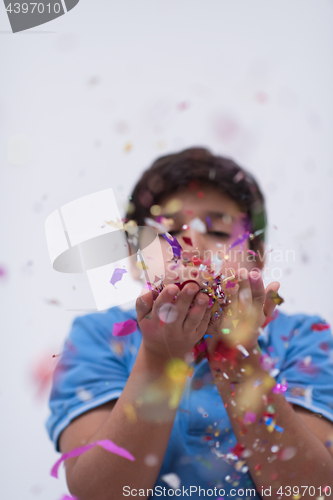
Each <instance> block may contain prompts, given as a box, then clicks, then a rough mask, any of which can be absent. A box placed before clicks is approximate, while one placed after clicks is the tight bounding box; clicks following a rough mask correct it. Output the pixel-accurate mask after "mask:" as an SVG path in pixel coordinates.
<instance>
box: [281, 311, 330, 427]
mask: <svg viewBox="0 0 333 500" xmlns="http://www.w3.org/2000/svg"><path fill="white" fill-rule="evenodd" d="M288 340H289V339H288ZM283 381H286V382H287V390H286V392H285V397H286V399H287V401H289V402H290V403H293V404H297V405H299V406H302V407H304V408H307V409H308V410H311V411H313V412H314V413H320V414H321V415H323V416H324V417H326V418H327V419H329V420H331V421H333V337H332V332H331V329H330V327H329V325H328V324H327V323H325V322H324V321H323V320H322V318H320V317H319V316H304V315H303V316H301V315H300V316H299V318H298V321H297V322H296V325H295V327H294V328H293V330H292V332H291V339H290V342H289V345H288V348H287V351H286V355H285V358H284V361H283V363H282V366H281V370H280V373H279V375H278V377H277V382H280V383H281V382H283Z"/></svg>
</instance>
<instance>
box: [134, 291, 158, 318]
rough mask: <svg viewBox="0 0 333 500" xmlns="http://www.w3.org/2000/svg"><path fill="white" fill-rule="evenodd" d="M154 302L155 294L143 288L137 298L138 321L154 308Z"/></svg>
mask: <svg viewBox="0 0 333 500" xmlns="http://www.w3.org/2000/svg"><path fill="white" fill-rule="evenodd" d="M153 304H154V299H153V294H152V292H150V291H149V290H147V289H145V288H144V289H143V290H142V292H141V294H140V295H139V297H138V298H137V299H136V304H135V308H136V314H137V318H138V321H141V320H142V319H143V318H144V317H145V316H146V315H147V314H148V313H149V312H150V311H151V309H152V307H153Z"/></svg>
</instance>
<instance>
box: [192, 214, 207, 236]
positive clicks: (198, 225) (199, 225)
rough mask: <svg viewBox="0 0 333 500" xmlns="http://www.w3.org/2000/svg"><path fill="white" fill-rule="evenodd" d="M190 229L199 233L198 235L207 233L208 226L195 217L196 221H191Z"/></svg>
mask: <svg viewBox="0 0 333 500" xmlns="http://www.w3.org/2000/svg"><path fill="white" fill-rule="evenodd" d="M190 227H191V229H194V230H195V231H198V233H202V234H204V233H207V229H206V224H205V223H204V222H203V221H202V220H201V219H199V217H195V219H192V220H191V222H190Z"/></svg>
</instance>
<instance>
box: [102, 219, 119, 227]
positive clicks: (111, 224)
mask: <svg viewBox="0 0 333 500" xmlns="http://www.w3.org/2000/svg"><path fill="white" fill-rule="evenodd" d="M104 222H105V223H106V224H108V225H109V226H112V227H115V228H116V229H123V223H122V221H121V220H120V219H119V218H117V222H114V221H113V220H109V221H108V220H106V221H104Z"/></svg>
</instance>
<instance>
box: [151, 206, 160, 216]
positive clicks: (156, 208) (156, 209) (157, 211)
mask: <svg viewBox="0 0 333 500" xmlns="http://www.w3.org/2000/svg"><path fill="white" fill-rule="evenodd" d="M150 213H151V214H152V215H160V213H161V207H160V206H159V205H153V206H152V207H150Z"/></svg>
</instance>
